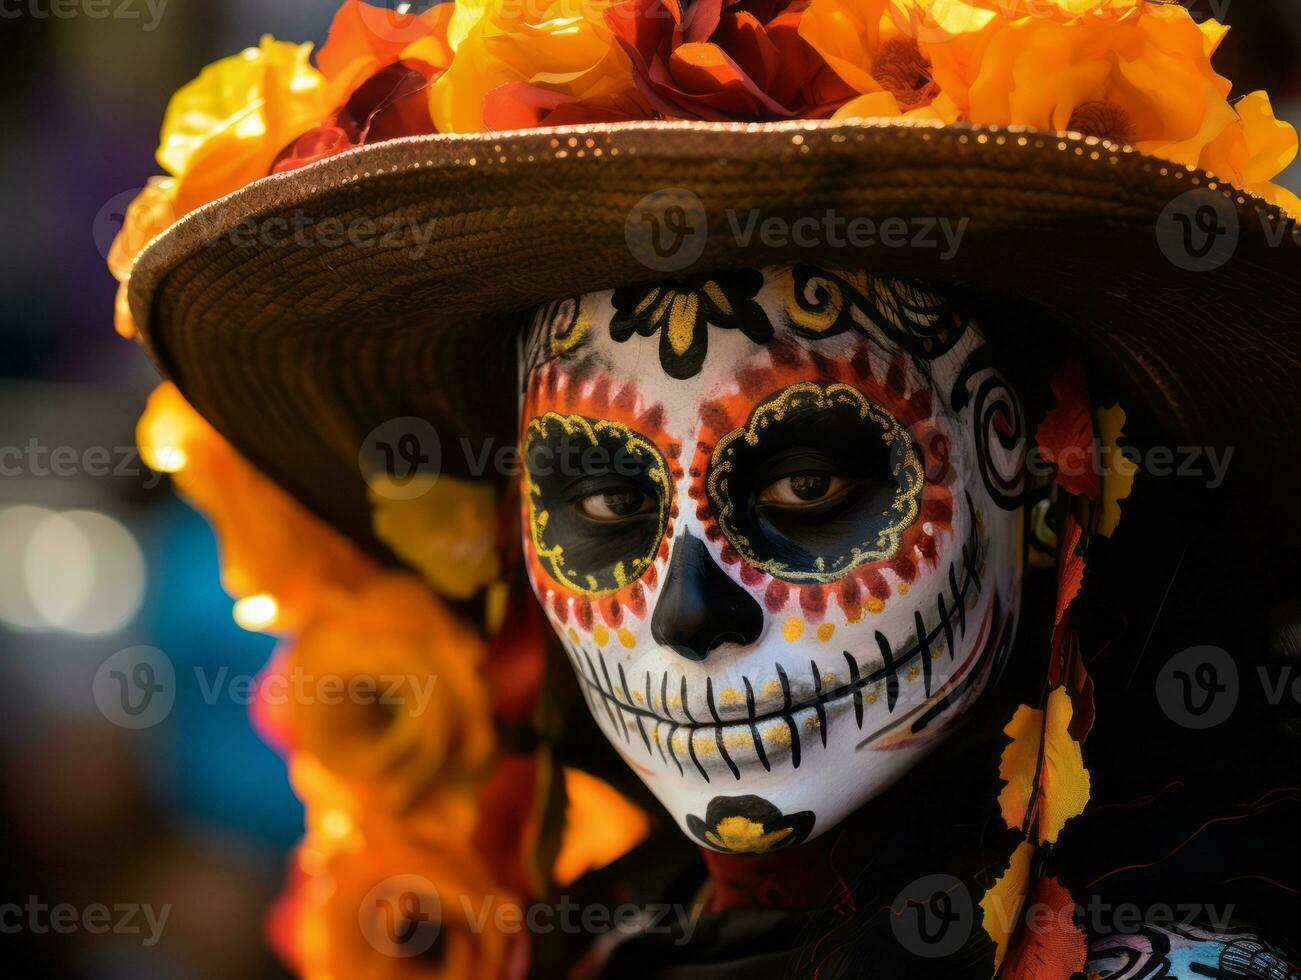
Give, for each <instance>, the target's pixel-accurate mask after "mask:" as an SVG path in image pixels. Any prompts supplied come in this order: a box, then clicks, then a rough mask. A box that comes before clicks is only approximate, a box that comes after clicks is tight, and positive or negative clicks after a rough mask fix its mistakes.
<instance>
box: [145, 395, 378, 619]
mask: <svg viewBox="0 0 1301 980" xmlns="http://www.w3.org/2000/svg"><path fill="white" fill-rule="evenodd" d="M136 441H137V443H138V444H139V446H140V452H141V455H142V457H143V458H144V460H145V462H146V463H147V464H148V465H149V466H151V467H152V468H153V469H156V470H159V471H160V472H165V473H171V474H172V478H173V479H174V480H175V482H176V485H177V487H178V488H179V489H180V491H181V492H182V493H183V494H184V495H185V497H186V498H188V499H189V501H190V502H191V503H192V504H193V505H194V506H195V507H196V508H198V509H199V510H200V511H202V512H203V513H204V515H205V516H206V517H207V518H208V520H209V521H210V522H211V523H212V525H213V528H214V530H215V531H216V534H217V540H218V543H219V545H220V547H221V553H222V585H223V586H224V587H225V589H226V591H227V592H229V593H230V594H231V595H233V596H236V597H239V598H244V597H251V596H258V597H263V598H265V599H267V600H269V602H268V603H263V604H264V605H268V606H269V608H270V609H271V610H273V612H274V614H275V619H274V621H273V622H268V623H267V624H266V625H267V626H268V628H271V627H274V629H275V630H276V631H278V632H279V631H287V630H292V629H295V628H296V627H298V626H300V625H301V624H302V623H303V622H305V621H306V620H307V619H309V618H310V617H311V616H312V615H313V614H314V612H315V610H316V609H318V608H319V607H320V606H321V605H322V604H323V603H326V602H328V601H329V600H330V598H331V596H332V595H334V594H335V593H337V592H339V591H342V590H348V589H354V588H357V587H358V586H360V585H361V583H362V582H364V581H365V580H366V579H368V578H369V577H371V576H372V575H374V574H375V573H376V567H375V565H374V564H373V563H372V562H371V561H370V559H368V558H366V557H365V556H364V555H362V554H361V552H359V551H358V550H357V549H356V548H355V547H354V546H353V545H352V544H351V543H350V542H348V541H347V539H345V538H343V537H342V536H341V535H340V534H339V533H338V532H337V531H334V530H333V529H331V528H330V527H328V526H327V525H326V524H324V523H322V522H321V521H320V520H319V519H317V518H316V517H315V516H313V515H312V514H310V513H309V512H308V511H307V510H306V509H304V508H303V507H302V506H301V505H300V504H299V503H298V502H297V501H295V500H294V499H293V498H291V497H290V496H289V495H288V494H286V493H285V492H284V491H283V490H281V489H280V488H279V487H277V486H276V485H275V484H274V483H272V482H271V481H270V480H269V479H268V478H267V477H265V476H263V475H262V473H261V472H260V471H258V470H257V469H255V468H254V467H252V466H251V465H250V464H249V463H248V462H247V461H246V460H245V459H244V458H243V457H242V456H240V455H239V454H238V453H236V452H235V450H234V449H233V448H232V447H231V446H230V444H229V443H228V442H226V440H225V439H223V438H222V437H221V436H220V435H219V434H218V433H217V432H216V430H214V429H213V428H212V426H210V425H209V424H208V423H207V422H205V421H204V420H203V418H202V417H201V416H200V415H199V414H198V413H197V412H196V411H194V409H193V408H191V407H190V405H189V403H188V402H186V401H185V399H184V398H183V397H182V396H181V393H180V392H179V391H178V390H177V388H176V386H175V385H174V384H172V383H171V382H165V383H164V384H162V385H160V386H159V387H158V388H157V389H156V390H155V391H154V393H153V395H151V396H150V398H149V403H148V405H147V406H146V408H145V412H144V415H143V416H141V419H140V423H139V425H138V426H137V428H136Z"/></svg>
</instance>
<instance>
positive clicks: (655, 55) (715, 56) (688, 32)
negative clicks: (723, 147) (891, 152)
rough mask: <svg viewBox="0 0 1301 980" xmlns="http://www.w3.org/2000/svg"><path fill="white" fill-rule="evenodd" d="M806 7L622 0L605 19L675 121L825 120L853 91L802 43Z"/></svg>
mask: <svg viewBox="0 0 1301 980" xmlns="http://www.w3.org/2000/svg"><path fill="white" fill-rule="evenodd" d="M807 6H808V4H807V3H806V2H805V0H796V2H784V0H700V2H697V3H695V4H691V5H689V6H688V5H685V4H681V3H679V2H678V0H625V2H623V3H620V4H617V5H616V6H614V7H611V8H610V9H609V10H608V11H607V12H606V20H607V22H608V23H609V24H610V27H611V29H612V30H613V31H614V32H615V34H616V36H617V37H618V38H619V41H620V43H621V44H622V45H623V47H624V49H625V50H626V51H627V52H628V56H629V57H630V58H631V59H632V63H633V70H634V74H635V77H636V80H637V86H638V88H639V89H640V90H641V92H642V94H643V95H644V96H645V97H646V99H647V101H649V102H650V104H651V106H652V107H653V108H654V109H655V110H656V111H657V112H659V113H661V114H662V115H664V116H668V117H670V118H675V119H709V120H717V121H727V120H761V119H789V118H793V117H806V118H816V117H820V116H828V115H830V114H831V113H832V112H833V111H834V110H835V109H836V108H837V107H838V106H840V105H841V104H842V103H843V102H845V101H846V100H847V99H849V98H850V97H851V96H852V95H853V94H854V92H853V90H852V89H851V88H850V87H849V86H848V85H846V84H845V83H844V82H843V81H842V80H841V78H840V77H839V76H838V75H837V74H836V73H835V72H834V71H832V70H831V69H830V67H829V66H828V65H827V63H826V61H824V60H823V57H822V56H821V55H820V54H819V53H818V52H817V50H815V49H814V48H813V47H812V46H811V45H810V44H808V42H807V41H806V40H805V39H804V38H803V37H801V36H800V20H801V18H802V17H803V16H804V15H805V13H806V7H807Z"/></svg>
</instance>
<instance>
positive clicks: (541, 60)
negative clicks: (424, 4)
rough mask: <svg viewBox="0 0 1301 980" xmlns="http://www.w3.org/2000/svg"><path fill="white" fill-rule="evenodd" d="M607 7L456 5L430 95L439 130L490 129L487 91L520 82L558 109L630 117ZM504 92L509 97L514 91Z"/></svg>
mask: <svg viewBox="0 0 1301 980" xmlns="http://www.w3.org/2000/svg"><path fill="white" fill-rule="evenodd" d="M606 6H607V3H606V0H550V2H547V0H538V2H537V3H536V4H534V3H529V2H526V0H464V2H458V3H457V4H456V13H455V14H454V15H453V17H452V22H451V24H450V26H449V28H448V39H449V43H450V44H451V45H452V46H453V48H454V49H455V51H456V54H455V57H454V58H453V59H452V64H451V66H450V67H449V68H448V69H447V71H446V72H444V73H443V75H442V76H441V77H440V78H438V79H437V80H436V81H435V82H434V83H433V85H432V86H430V92H429V104H430V110H431V112H432V114H433V118H434V123H435V125H437V127H438V130H439V132H444V133H449V132H457V133H473V132H481V131H483V130H484V129H485V128H488V127H489V126H490V125H491V124H490V123H489V122H488V121H487V120H485V117H484V104H485V100H486V99H487V98H488V96H489V94H490V93H492V92H493V90H494V89H497V88H500V87H502V86H509V85H519V84H521V83H522V84H523V85H525V86H528V87H529V88H530V89H534V90H537V91H538V92H539V93H548V94H549V99H550V100H554V101H555V103H556V105H559V104H560V103H561V102H562V101H563V102H565V103H581V104H583V105H584V106H587V107H590V108H591V110H592V111H606V112H610V113H614V114H620V113H624V112H631V113H636V112H637V111H638V110H637V103H636V95H635V90H634V88H633V82H632V72H631V69H630V67H629V65H628V59H627V57H626V56H625V55H624V54H623V52H622V51H621V50H620V49H619V46H618V45H617V44H616V43H615V41H614V38H613V36H612V35H611V33H610V29H609V28H608V27H607V26H606V25H605V21H604V20H603V18H602V12H603V10H604V8H605V7H606ZM507 91H508V93H509V95H510V97H512V98H514V97H515V95H516V94H517V93H519V91H520V90H519V89H509V90H507ZM535 98H543V97H542V96H541V95H539V96H536V97H535ZM523 101H527V100H523ZM501 111H507V112H508V111H509V109H502V110H501ZM623 118H628V116H626V115H624V116H623Z"/></svg>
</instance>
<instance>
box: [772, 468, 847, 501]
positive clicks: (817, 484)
mask: <svg viewBox="0 0 1301 980" xmlns="http://www.w3.org/2000/svg"><path fill="white" fill-rule="evenodd" d="M848 485H849V481H848V480H846V479H845V478H844V477H843V476H836V475H835V474H833V473H795V474H792V475H791V476H785V477H782V478H781V479H780V480H774V481H773V482H772V483H770V484H768V486H767V487H766V488H765V489H764V491H763V493H761V494H759V503H761V504H775V505H777V506H779V507H808V506H810V505H812V504H820V503H823V502H825V501H827V500H830V499H832V498H833V497H837V496H839V495H840V494H841V493H842V492H843V491H844V489H845V488H846V487H847V486H848Z"/></svg>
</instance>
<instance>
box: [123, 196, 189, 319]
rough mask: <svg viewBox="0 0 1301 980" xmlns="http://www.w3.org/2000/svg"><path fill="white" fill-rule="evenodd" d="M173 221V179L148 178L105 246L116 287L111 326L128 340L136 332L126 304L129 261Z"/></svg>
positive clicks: (129, 272) (174, 217)
mask: <svg viewBox="0 0 1301 980" xmlns="http://www.w3.org/2000/svg"><path fill="white" fill-rule="evenodd" d="M175 220H176V181H175V180H173V179H172V178H171V177H150V178H149V180H148V181H147V182H146V183H145V186H144V189H143V190H142V191H141V192H140V193H139V194H137V195H136V197H135V199H134V200H133V201H132V202H131V203H130V204H129V205H127V209H126V214H124V215H123V216H122V227H121V228H119V229H118V232H117V234H116V235H115V236H114V237H113V244H112V245H110V246H109V249H108V269H109V271H110V272H111V273H113V277H114V278H115V279H117V281H118V283H119V286H118V291H117V299H116V300H115V302H114V309H113V325H114V326H115V327H116V328H117V332H118V333H119V334H121V335H122V336H123V337H126V338H127V339H128V340H130V339H132V338H133V337H135V335H136V328H135V323H133V322H132V320H131V309H130V307H129V306H128V305H127V296H126V280H127V276H129V275H130V274H131V263H133V262H134V261H135V257H136V256H137V255H139V254H140V250H141V249H143V248H144V247H145V246H146V245H148V244H149V242H150V240H151V239H152V238H153V237H154V236H155V235H158V234H160V233H161V232H163V231H165V230H166V229H167V227H168V226H169V225H170V224H171V223H172V222H173V221H175Z"/></svg>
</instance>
